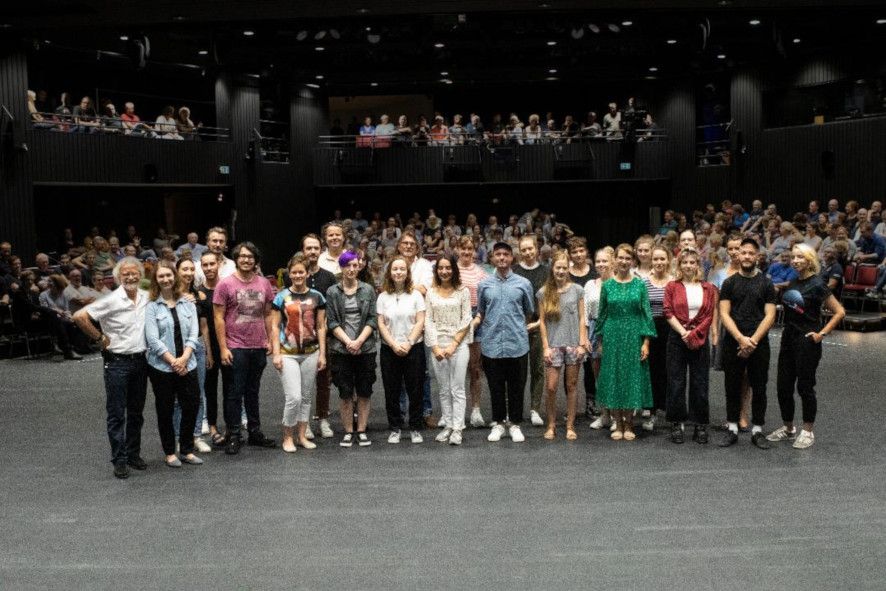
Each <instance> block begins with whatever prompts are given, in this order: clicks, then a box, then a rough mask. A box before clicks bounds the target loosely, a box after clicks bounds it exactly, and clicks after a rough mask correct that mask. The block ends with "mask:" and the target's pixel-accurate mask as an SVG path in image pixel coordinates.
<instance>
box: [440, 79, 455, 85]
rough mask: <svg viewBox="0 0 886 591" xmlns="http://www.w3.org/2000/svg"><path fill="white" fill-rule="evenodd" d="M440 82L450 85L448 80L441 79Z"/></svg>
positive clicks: (450, 82) (450, 81)
mask: <svg viewBox="0 0 886 591" xmlns="http://www.w3.org/2000/svg"><path fill="white" fill-rule="evenodd" d="M440 82H442V83H443V84H452V80H450V79H449V78H443V79H442V80H440Z"/></svg>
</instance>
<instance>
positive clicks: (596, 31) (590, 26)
mask: <svg viewBox="0 0 886 591" xmlns="http://www.w3.org/2000/svg"><path fill="white" fill-rule="evenodd" d="M588 29H590V31H591V33H594V34H595V35H599V34H600V27H598V26H597V25H595V24H594V23H588Z"/></svg>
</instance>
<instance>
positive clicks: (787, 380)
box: [754, 326, 821, 423]
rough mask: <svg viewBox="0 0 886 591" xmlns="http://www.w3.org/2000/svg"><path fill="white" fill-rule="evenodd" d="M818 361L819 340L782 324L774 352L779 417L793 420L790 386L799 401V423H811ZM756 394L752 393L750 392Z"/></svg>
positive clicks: (813, 416) (814, 411)
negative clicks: (776, 362)
mask: <svg viewBox="0 0 886 591" xmlns="http://www.w3.org/2000/svg"><path fill="white" fill-rule="evenodd" d="M819 361H821V343H816V342H815V341H813V340H812V339H810V338H809V337H807V336H805V335H804V334H803V333H801V332H800V331H798V330H797V329H796V328H792V327H791V326H785V328H784V331H783V332H782V333H781V350H780V351H779V352H778V379H777V381H776V390H777V391H778V406H779V408H780V409H781V420H782V421H784V422H785V423H792V422H794V385H795V384H796V387H797V394H799V395H800V401H801V402H802V404H803V422H804V423H814V422H815V414H816V411H817V410H818V402H817V401H816V399H815V372H816V371H818V362H819ZM754 395H756V392H754Z"/></svg>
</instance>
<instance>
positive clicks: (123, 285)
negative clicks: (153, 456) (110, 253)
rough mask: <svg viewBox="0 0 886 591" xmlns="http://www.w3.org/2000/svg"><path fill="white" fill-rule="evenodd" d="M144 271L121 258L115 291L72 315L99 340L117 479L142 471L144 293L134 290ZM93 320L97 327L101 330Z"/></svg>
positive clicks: (145, 377)
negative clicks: (133, 469)
mask: <svg viewBox="0 0 886 591" xmlns="http://www.w3.org/2000/svg"><path fill="white" fill-rule="evenodd" d="M144 273H145V272H144V267H142V264H141V262H139V260H138V259H136V258H133V257H126V258H123V259H122V260H121V261H120V262H119V263H117V265H116V266H115V267H114V278H115V279H116V280H117V283H119V284H120V287H118V288H117V289H116V290H114V292H113V293H111V294H110V295H108V296H107V297H104V298H101V299H98V300H96V301H94V302H92V303H91V304H89V305H88V306H86V307H85V308H83V309H81V310H80V311H78V312H77V313H76V314H74V322H76V323H77V326H78V327H79V328H80V330H82V331H83V332H84V334H86V336H87V337H88V338H89V339H90V340H92V341H96V342H97V341H101V345H102V356H103V357H104V360H105V363H104V378H105V393H106V396H107V403H106V406H107V411H108V420H107V424H108V439H109V440H110V442H111V455H112V460H111V461H112V462H113V463H114V476H116V477H117V478H128V477H129V468H130V467H132V468H135V469H136V470H144V469H146V468H147V463H146V462H145V461H144V460H143V459H142V457H141V430H142V425H143V424H144V422H145V421H144V417H143V415H142V413H143V411H144V408H145V397H146V395H147V391H148V372H147V361H146V360H145V349H146V345H145V308H146V306H147V305H148V293H147V292H146V291H144V290H141V289H139V288H138V286H139V282H141V280H142V278H143V277H144ZM93 321H95V322H98V323H99V325H100V326H101V331H99V330H98V329H96V327H95V325H94V324H93Z"/></svg>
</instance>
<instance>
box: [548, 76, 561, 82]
mask: <svg viewBox="0 0 886 591" xmlns="http://www.w3.org/2000/svg"><path fill="white" fill-rule="evenodd" d="M545 80H547V81H548V82H553V81H554V80H559V78H557V77H556V76H548V77H547V78H545Z"/></svg>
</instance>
